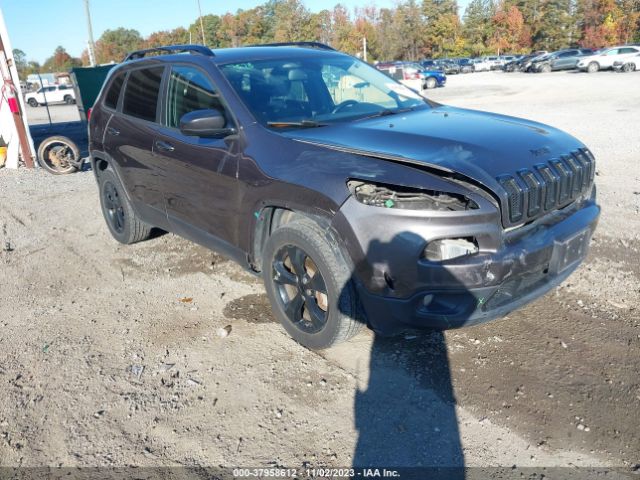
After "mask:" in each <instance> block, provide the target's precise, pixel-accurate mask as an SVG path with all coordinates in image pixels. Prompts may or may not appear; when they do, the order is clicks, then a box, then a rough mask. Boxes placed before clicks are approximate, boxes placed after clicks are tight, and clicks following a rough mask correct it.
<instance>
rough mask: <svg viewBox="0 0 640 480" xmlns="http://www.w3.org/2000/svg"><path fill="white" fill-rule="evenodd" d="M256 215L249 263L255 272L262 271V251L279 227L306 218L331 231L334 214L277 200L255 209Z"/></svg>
mask: <svg viewBox="0 0 640 480" xmlns="http://www.w3.org/2000/svg"><path fill="white" fill-rule="evenodd" d="M254 217H255V222H254V226H253V229H252V237H253V238H252V241H251V242H250V248H251V250H250V252H249V265H250V267H251V269H252V270H254V271H255V272H261V271H262V263H263V259H262V251H263V249H264V246H265V244H266V243H267V240H268V239H269V237H270V236H271V234H272V233H273V232H274V231H275V230H277V229H278V228H280V227H282V226H283V225H286V224H288V223H291V222H293V221H295V220H297V219H302V218H304V219H308V220H311V221H313V222H315V223H316V224H318V225H320V227H321V228H323V229H324V230H325V231H327V232H329V231H330V230H331V222H332V215H331V214H330V213H329V212H325V211H324V210H319V209H314V210H309V209H308V208H304V207H301V206H292V205H284V204H280V203H277V202H269V203H268V204H265V205H264V206H262V207H261V208H260V209H258V210H256V211H255V213H254Z"/></svg>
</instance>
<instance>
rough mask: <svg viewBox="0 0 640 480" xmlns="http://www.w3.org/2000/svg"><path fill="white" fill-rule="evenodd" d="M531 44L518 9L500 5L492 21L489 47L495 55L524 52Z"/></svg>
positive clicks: (512, 6)
mask: <svg viewBox="0 0 640 480" xmlns="http://www.w3.org/2000/svg"><path fill="white" fill-rule="evenodd" d="M530 44H531V37H530V34H529V30H528V27H527V26H526V25H525V23H524V17H523V15H522V12H521V11H520V9H518V7H516V6H514V5H511V6H507V5H506V4H504V3H502V4H501V5H500V6H499V7H498V9H497V10H496V13H495V14H494V16H493V19H492V35H491V38H490V39H489V47H490V48H491V49H492V50H493V51H494V52H496V53H497V54H501V53H505V52H509V53H517V52H523V51H525V50H526V49H527V48H528V47H529V46H530Z"/></svg>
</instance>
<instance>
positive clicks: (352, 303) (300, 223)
mask: <svg viewBox="0 0 640 480" xmlns="http://www.w3.org/2000/svg"><path fill="white" fill-rule="evenodd" d="M262 258H263V268H262V270H263V272H262V273H263V278H264V283H265V288H266V291H267V295H268V297H269V300H270V301H271V306H272V309H273V312H274V314H275V316H276V318H277V319H278V320H279V321H280V323H281V324H282V326H283V327H284V328H285V330H286V331H287V332H288V333H289V335H291V337H293V339H294V340H295V341H297V342H298V343H300V344H301V345H303V346H305V347H307V348H310V349H313V350H319V349H324V348H328V347H331V346H332V345H335V344H337V343H340V342H343V341H345V340H348V339H349V338H351V337H353V336H354V335H355V334H356V333H358V332H359V331H360V329H361V328H362V326H363V322H362V320H361V318H360V315H359V308H358V299H357V293H356V290H355V287H354V285H353V282H352V280H351V269H350V268H349V267H348V262H347V261H346V260H345V257H344V254H343V253H342V251H341V248H340V247H339V246H338V245H337V244H336V242H335V241H329V240H328V239H327V233H326V230H324V229H321V228H320V227H319V226H318V225H317V224H316V223H315V222H313V221H311V220H308V219H302V220H295V221H293V222H291V223H288V224H286V225H284V226H282V227H280V228H278V229H277V230H275V231H274V232H273V233H272V234H271V236H270V237H269V239H268V240H267V243H266V245H265V247H264V251H263V255H262Z"/></svg>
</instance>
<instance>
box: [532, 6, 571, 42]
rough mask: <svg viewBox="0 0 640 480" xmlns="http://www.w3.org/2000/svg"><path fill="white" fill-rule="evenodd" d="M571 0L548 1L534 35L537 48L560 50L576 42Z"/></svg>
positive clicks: (543, 7)
mask: <svg viewBox="0 0 640 480" xmlns="http://www.w3.org/2000/svg"><path fill="white" fill-rule="evenodd" d="M573 11H574V8H573V5H572V1H571V0H546V1H545V2H544V3H542V11H541V12H540V17H539V18H540V20H539V23H538V24H537V25H536V30H535V31H534V33H533V43H534V46H535V47H536V48H539V49H544V50H549V51H551V50H558V49H561V48H565V47H567V46H569V45H571V44H572V43H575V40H576V28H575V16H574V14H573Z"/></svg>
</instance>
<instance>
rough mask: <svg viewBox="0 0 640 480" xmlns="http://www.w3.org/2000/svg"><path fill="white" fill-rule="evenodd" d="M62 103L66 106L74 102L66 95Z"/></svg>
mask: <svg viewBox="0 0 640 480" xmlns="http://www.w3.org/2000/svg"><path fill="white" fill-rule="evenodd" d="M64 103H66V104H67V105H73V104H74V103H76V100H75V99H74V98H73V97H72V96H71V95H66V96H65V97H64Z"/></svg>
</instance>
